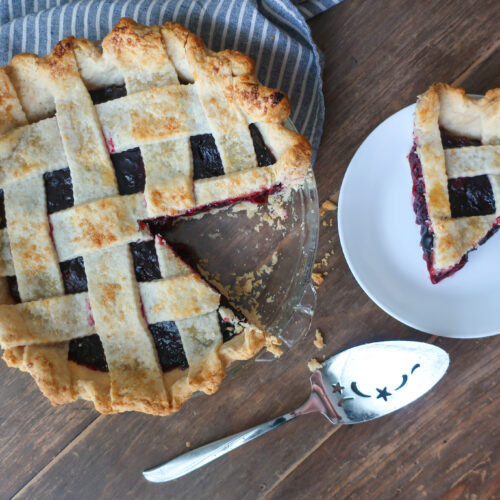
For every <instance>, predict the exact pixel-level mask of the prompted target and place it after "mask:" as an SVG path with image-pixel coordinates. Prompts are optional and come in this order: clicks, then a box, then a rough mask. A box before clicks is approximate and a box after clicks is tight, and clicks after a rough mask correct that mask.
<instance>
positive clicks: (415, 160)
mask: <svg viewBox="0 0 500 500" xmlns="http://www.w3.org/2000/svg"><path fill="white" fill-rule="evenodd" d="M440 131H441V142H442V144H443V148H444V149H449V148H459V147H465V146H481V141H479V140H477V139H471V138H469V137H463V136H457V135H454V134H453V133H451V132H450V131H448V130H446V129H445V128H442V127H440ZM408 160H409V163H410V168H411V176H412V180H413V188H412V195H413V210H414V211H415V215H416V223H417V224H418V225H420V236H421V240H420V244H421V246H422V250H423V254H424V255H423V257H424V260H425V261H426V263H427V269H428V270H429V274H430V278H431V282H432V283H434V284H435V283H439V282H440V281H442V280H443V279H444V278H447V277H449V276H452V275H453V274H455V273H456V272H457V271H458V270H460V269H462V267H464V265H465V264H466V262H467V260H468V259H467V254H465V255H464V256H463V257H462V258H461V260H460V262H458V263H457V264H456V265H455V266H452V267H450V268H449V269H445V270H443V271H439V272H438V271H436V270H435V269H434V265H433V249H434V232H433V230H432V226H431V221H430V220H429V214H428V211H427V202H426V200H425V194H424V193H425V183H424V178H423V172H422V164H421V162H420V158H419V156H418V154H417V145H416V143H414V144H413V147H412V149H411V151H410V154H409V155H408ZM448 195H449V200H450V208H451V213H452V217H454V218H457V217H470V216H474V215H488V214H492V213H495V210H496V207H495V198H494V195H493V190H492V188H491V183H490V181H489V179H488V176H487V175H479V176H475V177H458V178H455V179H448ZM498 223H500V221H497V224H498ZM498 229H499V226H498V225H495V226H493V227H492V228H491V229H490V231H489V232H488V233H487V234H486V236H485V237H484V238H483V239H482V240H481V241H480V242H479V244H480V245H482V244H483V243H485V242H486V241H487V240H488V239H489V238H490V237H491V236H493V234H494V233H495V232H496V231H497V230H498Z"/></svg>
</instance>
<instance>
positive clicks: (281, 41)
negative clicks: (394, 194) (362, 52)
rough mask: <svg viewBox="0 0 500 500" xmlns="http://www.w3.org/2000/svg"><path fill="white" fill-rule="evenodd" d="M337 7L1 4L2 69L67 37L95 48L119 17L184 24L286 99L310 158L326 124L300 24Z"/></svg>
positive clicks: (257, 1)
mask: <svg viewBox="0 0 500 500" xmlns="http://www.w3.org/2000/svg"><path fill="white" fill-rule="evenodd" d="M340 1H341V0H294V1H293V2H290V1H289V0H204V1H203V2H199V1H194V0H78V1H75V0H0V47H2V50H1V54H0V65H4V64H7V63H8V62H9V61H10V59H11V58H12V56H13V55H15V54H17V53H19V52H33V53H35V54H39V55H45V54H47V53H48V52H49V51H50V50H51V49H52V47H53V46H54V45H55V44H56V43H57V42H58V41H59V40H61V39H62V38H64V37H65V36H67V35H74V36H76V37H84V38H88V39H89V40H100V39H101V38H103V37H104V36H105V35H106V33H108V32H109V31H110V30H111V29H112V27H113V26H114V25H115V24H116V23H117V21H118V19H120V18H121V17H131V18H132V19H134V20H136V21H137V22H140V23H143V24H162V23H164V22H165V21H167V20H173V21H177V22H180V23H182V24H183V25H184V26H186V27H187V28H188V29H189V30H191V31H193V32H194V33H196V34H197V35H199V36H201V37H202V38H203V40H204V41H205V43H206V44H207V45H208V46H209V47H210V48H211V49H212V50H222V49H224V48H231V49H236V50H239V51H241V52H245V53H246V54H248V55H250V56H251V57H252V58H253V59H254V60H255V62H256V65H257V71H258V76H259V79H260V81H261V82H263V83H264V84H265V85H267V86H270V87H275V88H278V89H282V90H284V91H285V92H287V94H288V95H289V97H290V100H291V104H292V120H293V122H294V124H295V126H296V127H297V128H298V129H299V130H300V131H301V132H302V133H303V134H305V135H306V136H307V137H308V138H309V140H310V142H311V144H312V146H313V149H314V156H316V153H317V150H318V147H319V143H320V139H321V133H322V129H323V120H324V104H323V94H322V83H321V59H320V54H319V53H318V49H317V48H316V46H315V45H314V42H313V40H312V38H311V33H310V30H309V27H308V26H307V23H306V21H305V18H307V19H308V18H310V17H312V16H314V15H316V14H318V13H320V12H322V11H324V10H326V9H327V8H329V7H331V6H333V5H334V4H337V3H339V2H340Z"/></svg>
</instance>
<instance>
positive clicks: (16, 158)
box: [0, 19, 311, 415]
mask: <svg viewBox="0 0 500 500" xmlns="http://www.w3.org/2000/svg"><path fill="white" fill-rule="evenodd" d="M0 87H1V96H2V99H1V100H0V134H1V135H0V185H1V186H2V188H3V190H2V191H1V194H2V196H1V203H0V208H1V211H0V241H1V252H0V276H1V277H0V303H1V304H3V305H0V345H1V347H2V348H3V349H5V352H4V359H5V360H6V362H7V364H8V365H9V366H14V367H17V368H20V369H21V370H24V371H27V372H29V373H30V374H31V375H32V376H33V378H34V379H35V381H36V382H37V384H38V386H39V388H40V390H41V391H42V392H43V393H44V394H45V395H46V396H47V397H48V398H49V399H50V401H51V402H52V403H53V404H61V403H66V402H70V401H74V400H75V399H77V398H83V399H87V400H90V401H93V403H94V405H95V407H96V409H97V410H98V411H100V412H103V413H114V412H120V411H127V410H136V411H142V412H146V413H151V414H155V415H168V414H170V413H172V412H174V411H177V410H178V409H179V408H180V407H181V405H182V403H183V402H184V401H185V400H186V399H187V398H189V397H190V395H191V394H192V393H193V392H195V391H199V390H201V391H204V392H206V393H208V394H210V393H213V392H214V391H215V390H217V388H218V387H219V385H220V383H221V380H222V378H223V377H224V374H225V368H226V367H227V365H228V364H229V363H231V362H232V361H234V360H241V359H248V358H250V357H252V356H253V355H255V354H256V353H257V352H258V351H259V350H260V349H261V348H262V347H263V346H264V345H265V343H266V341H268V339H267V338H266V332H264V331H262V330H261V329H260V328H258V327H257V326H255V325H252V324H251V323H250V322H249V321H248V320H247V319H246V318H245V317H244V316H243V315H242V314H241V313H239V312H238V311H237V310H236V309H234V308H233V307H232V306H231V305H230V304H229V301H228V300H227V299H226V298H224V297H222V296H221V295H220V294H219V293H218V292H216V291H215V290H214V289H213V288H212V287H211V286H210V285H209V284H208V283H206V282H205V281H204V280H203V279H202V278H201V277H200V276H199V275H198V274H197V273H196V272H194V271H193V269H192V268H191V267H190V266H189V265H187V264H186V263H185V262H184V261H183V260H181V259H180V257H179V256H178V255H176V253H175V252H174V250H173V249H172V248H171V247H170V246H169V245H168V244H167V243H166V241H165V239H163V238H162V237H161V236H160V235H159V234H160V233H162V234H164V231H165V230H166V229H165V228H166V227H167V225H168V221H169V220H170V219H171V218H172V217H176V216H179V215H189V214H193V213H196V212H198V211H200V210H207V209H209V208H211V207H218V206H221V205H226V204H229V203H233V202H235V201H236V200H242V199H250V200H252V199H258V200H259V201H262V199H263V195H265V194H268V193H272V192H276V191H278V190H283V189H289V188H290V187H291V186H293V185H296V184H300V182H301V181H302V180H303V179H304V177H305V175H306V173H307V170H308V168H309V166H310V160H311V148H310V145H309V144H308V142H307V140H306V139H305V138H304V137H303V136H301V135H300V134H297V133H295V132H293V131H290V130H288V129H287V128H285V127H284V122H285V121H286V120H287V118H288V115H289V112H290V106H289V102H288V99H287V97H286V96H285V95H284V94H283V93H282V92H280V91H277V90H273V89H269V88H266V87H264V86H262V85H260V84H259V82H258V81H257V78H256V76H255V71H254V65H253V62H252V61H251V60H250V59H249V58H248V57H247V56H245V55H243V54H241V53H239V52H235V51H230V50H226V51H223V52H219V53H214V52H211V51H210V50H208V49H207V48H206V47H205V46H204V44H203V42H202V41H201V40H200V39H199V38H198V37H196V36H195V35H193V34H192V33H190V32H189V31H187V30H186V29H185V28H183V27H182V26H181V25H179V24H176V23H166V24H165V25H164V26H153V27H147V26H143V25H140V24H137V23H135V22H134V21H132V20H130V19H122V20H120V22H119V23H118V25H117V26H116V27H115V28H114V29H113V31H112V32H111V33H110V34H109V35H107V36H106V38H105V39H104V40H103V42H102V51H101V50H100V49H98V48H97V47H96V46H95V45H94V44H92V43H91V42H89V41H87V40H84V39H74V38H71V37H70V38H66V39H64V40H63V41H61V42H60V43H59V44H58V45H57V46H56V47H55V48H54V50H53V51H52V53H51V54H50V55H49V56H47V57H43V58H39V57H36V56H34V55H31V54H21V55H17V56H15V57H14V58H13V59H12V61H11V62H10V64H9V65H8V66H6V67H4V68H0Z"/></svg>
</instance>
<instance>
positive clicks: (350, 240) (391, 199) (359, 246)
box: [338, 105, 500, 338]
mask: <svg viewBox="0 0 500 500" xmlns="http://www.w3.org/2000/svg"><path fill="white" fill-rule="evenodd" d="M414 112H415V105H411V106H408V107H406V108H404V109H402V110H400V111H399V112H397V113H395V114H394V115H392V116H390V117H389V118H387V119H386V120H385V121H384V122H382V123H381V124H380V125H379V126H378V127H377V128H376V129H375V130H373V132H372V133H371V134H370V135H369V136H368V137H367V138H366V139H365V140H364V142H363V143H362V144H361V146H360V147H359V149H358V150H357V152H356V154H355V155H354V157H353V158H352V160H351V162H350V164H349V167H348V169H347V171H346V174H345V176H344V180H343V182H342V187H341V191H340V198H339V209H338V210H339V218H338V225H339V236H340V242H341V245H342V249H343V251H344V255H345V258H346V261H347V263H348V265H349V267H350V269H351V272H352V273H353V275H354V277H355V279H356V280H357V282H358V283H359V285H360V286H361V288H362V289H363V290H364V291H365V292H366V294H367V295H368V296H369V297H370V298H371V299H372V300H373V301H374V302H375V303H376V304H377V305H378V306H379V307H380V308H382V309H383V310H384V311H385V312H387V313H388V314H390V315H391V316H393V317H394V318H396V319H397V320H399V321H401V322H402V323H405V324H407V325H409V326H411V327H413V328H416V329H417V330H421V331H423V332H426V333H430V334H436V335H442V336H445V337H455V338H476V337H485V336H489V335H495V334H497V333H499V332H500V316H499V315H498V313H497V310H498V304H499V303H500V288H499V287H498V283H499V282H500V266H498V255H500V237H499V235H498V234H497V235H494V236H493V237H492V238H491V239H490V240H488V241H487V242H486V243H485V244H484V245H483V246H481V247H480V248H479V249H478V251H475V252H471V253H470V254H469V262H468V263H467V265H466V266H465V267H464V268H463V269H461V270H460V272H459V273H457V274H456V275H454V276H451V277H450V278H447V279H446V280H444V281H442V282H440V283H438V284H436V285H433V284H432V283H431V282H430V280H429V275H428V272H427V269H426V263H425V261H424V260H423V258H422V248H421V247H420V228H419V226H417V225H416V224H415V213H414V212H413V207H412V200H411V193H412V180H411V174H410V167H409V165H408V160H407V155H408V153H409V151H410V149H411V146H412V143H413V117H414Z"/></svg>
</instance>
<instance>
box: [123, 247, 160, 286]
mask: <svg viewBox="0 0 500 500" xmlns="http://www.w3.org/2000/svg"><path fill="white" fill-rule="evenodd" d="M130 250H131V252H132V258H133V261H134V270H135V277H136V279H137V281H153V280H158V279H160V278H161V272H160V264H159V263H158V256H157V255H156V249H155V242H154V241H153V240H150V241H139V242H136V243H130Z"/></svg>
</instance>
